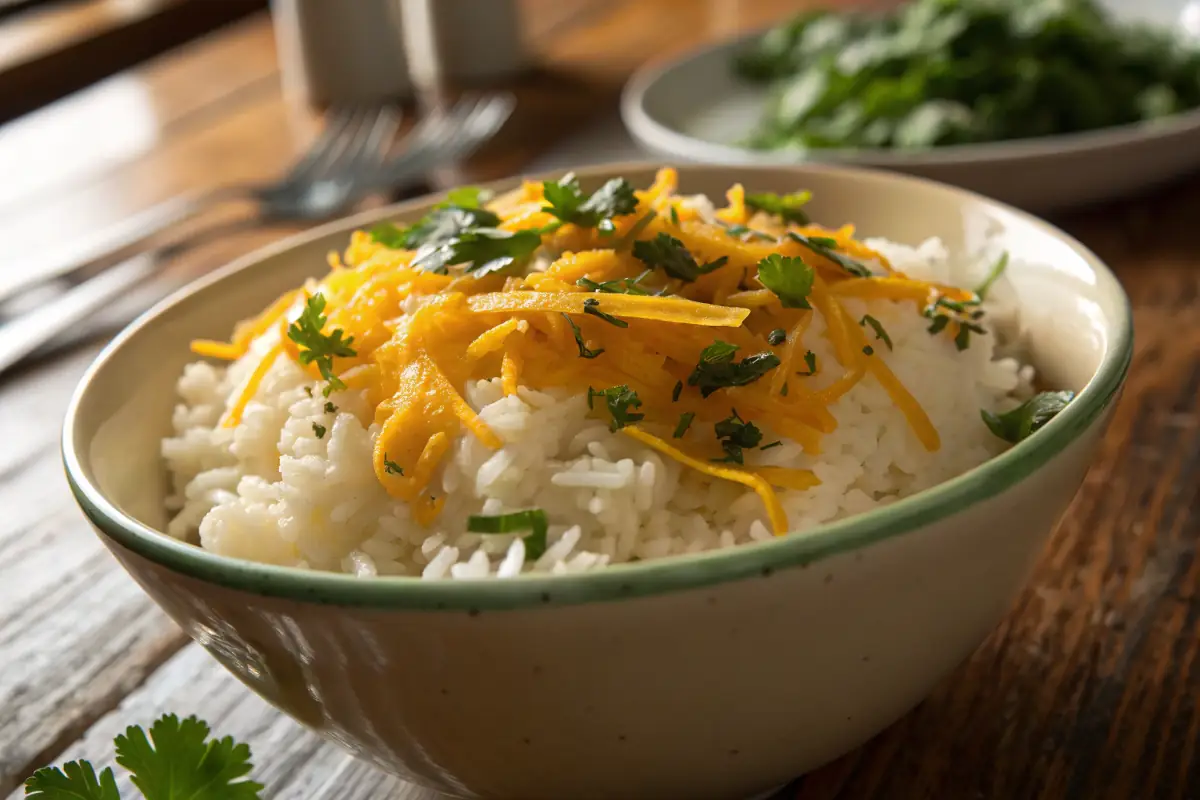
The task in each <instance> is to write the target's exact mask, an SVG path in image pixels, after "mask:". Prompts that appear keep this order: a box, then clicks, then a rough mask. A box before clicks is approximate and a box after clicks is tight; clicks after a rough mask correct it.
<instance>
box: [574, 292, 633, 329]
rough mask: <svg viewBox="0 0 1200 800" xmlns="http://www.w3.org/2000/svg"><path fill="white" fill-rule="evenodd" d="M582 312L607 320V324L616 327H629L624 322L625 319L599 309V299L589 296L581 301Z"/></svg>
mask: <svg viewBox="0 0 1200 800" xmlns="http://www.w3.org/2000/svg"><path fill="white" fill-rule="evenodd" d="M583 313H585V314H591V315H592V316H593V317H599V318H600V319H602V320H604V321H605V322H607V323H608V324H609V325H616V326H617V327H618V328H628V327H629V323H628V322H626V321H625V320H623V319H618V318H617V317H614V316H613V315H612V314H605V313H604V312H603V311H601V310H600V301H599V300H596V299H595V298H592V297H589V298H588V299H587V300H584V301H583Z"/></svg>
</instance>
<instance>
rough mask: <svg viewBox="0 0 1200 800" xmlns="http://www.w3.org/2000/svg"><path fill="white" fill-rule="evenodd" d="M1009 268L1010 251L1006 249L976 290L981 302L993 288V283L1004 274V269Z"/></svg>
mask: <svg viewBox="0 0 1200 800" xmlns="http://www.w3.org/2000/svg"><path fill="white" fill-rule="evenodd" d="M1007 268H1008V251H1007V250H1005V251H1004V252H1003V253H1001V254H1000V258H998V259H997V260H996V263H995V264H994V265H992V268H991V269H990V270H989V271H988V274H987V277H986V278H984V279H983V283H981V284H979V288H978V289H976V290H975V296H976V297H978V298H979V300H980V302H983V300H984V298H986V297H987V293H988V291H990V290H991V288H992V285H993V284H995V283H996V281H998V280H1000V276H1001V275H1003V274H1004V270H1006V269H1007Z"/></svg>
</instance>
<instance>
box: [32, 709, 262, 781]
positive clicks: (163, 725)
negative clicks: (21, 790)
mask: <svg viewBox="0 0 1200 800" xmlns="http://www.w3.org/2000/svg"><path fill="white" fill-rule="evenodd" d="M208 735H209V727H208V725H207V724H206V723H204V722H202V721H201V720H199V719H197V718H196V717H188V718H187V719H184V720H182V721H181V720H180V719H179V718H178V717H177V716H175V715H174V714H167V715H165V716H163V717H160V718H159V719H158V720H157V721H155V723H154V724H153V725H151V726H150V732H149V735H147V733H146V731H145V730H143V729H142V728H141V727H139V726H137V725H131V726H130V727H128V728H126V729H125V732H124V733H122V734H120V735H118V736H117V737H116V739H115V741H114V744H115V745H116V762H117V763H118V764H120V765H121V766H122V767H124V768H125V769H127V770H129V772H130V773H131V780H132V781H133V785H134V786H136V787H137V788H138V790H139V791H140V792H141V793H142V796H143V797H145V798H147V800H183V799H184V798H187V800H258V798H259V792H260V791H262V789H263V788H264V787H263V786H262V785H261V784H258V783H255V782H254V781H251V780H246V776H247V775H248V774H250V770H251V769H252V768H253V765H252V764H251V763H250V748H249V747H247V746H246V745H244V744H237V743H236V742H234V740H233V737H231V736H226V737H225V738H224V739H209V738H208ZM25 796H26V797H27V798H38V800H120V798H121V795H120V792H119V790H118V789H117V782H116V778H115V777H114V775H113V771H112V768H111V767H110V768H106V769H104V771H102V772H101V773H100V774H99V775H96V770H95V768H94V767H93V766H92V764H91V762H88V761H70V762H68V763H66V764H63V766H62V768H61V769H60V768H58V767H44V768H43V769H39V770H38V771H37V772H35V773H33V775H32V777H30V778H29V780H27V781H25Z"/></svg>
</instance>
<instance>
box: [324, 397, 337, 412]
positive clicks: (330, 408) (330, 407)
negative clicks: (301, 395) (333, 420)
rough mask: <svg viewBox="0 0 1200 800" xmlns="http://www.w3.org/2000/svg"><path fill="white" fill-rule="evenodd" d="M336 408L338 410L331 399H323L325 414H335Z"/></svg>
mask: <svg viewBox="0 0 1200 800" xmlns="http://www.w3.org/2000/svg"><path fill="white" fill-rule="evenodd" d="M337 410H338V408H337V406H335V405H334V404H333V401H332V400H326V401H325V413H326V414H336V413H337Z"/></svg>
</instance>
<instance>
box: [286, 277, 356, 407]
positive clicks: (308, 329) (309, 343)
mask: <svg viewBox="0 0 1200 800" xmlns="http://www.w3.org/2000/svg"><path fill="white" fill-rule="evenodd" d="M324 312H325V295H323V294H321V293H320V292H317V293H316V294H314V295H313V296H312V297H310V298H308V300H307V302H305V304H304V310H303V311H302V312H301V313H300V316H299V317H298V318H297V319H296V321H295V322H293V323H292V324H291V325H289V326H288V331H287V335H288V338H289V339H291V340H292V341H293V342H295V343H296V345H297V347H298V348H299V350H300V356H299V358H300V363H301V364H316V365H317V369H318V370H319V371H320V373H321V377H322V378H324V379H325V380H326V382H327V383H326V385H325V389H324V391H323V394H324V395H325V396H326V397H328V396H329V394H330V392H332V391H333V390H335V389H345V388H346V384H344V383H342V380H341V379H340V378H339V377H338V376H337V375H335V374H333V359H334V358H349V357H350V356H354V355H357V352H356V351H355V350H354V348H353V347H351V345H352V344H354V337H353V336H348V337H346V338H345V339H343V338H342V336H343V335H344V331H342V329H341V328H334V329H333V330H332V331H330V332H329V333H328V334H325V333H322V332H321V329H322V328H324V327H325V323H326V322H327V321H328V318H327V317H326V316H325V313H324Z"/></svg>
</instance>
